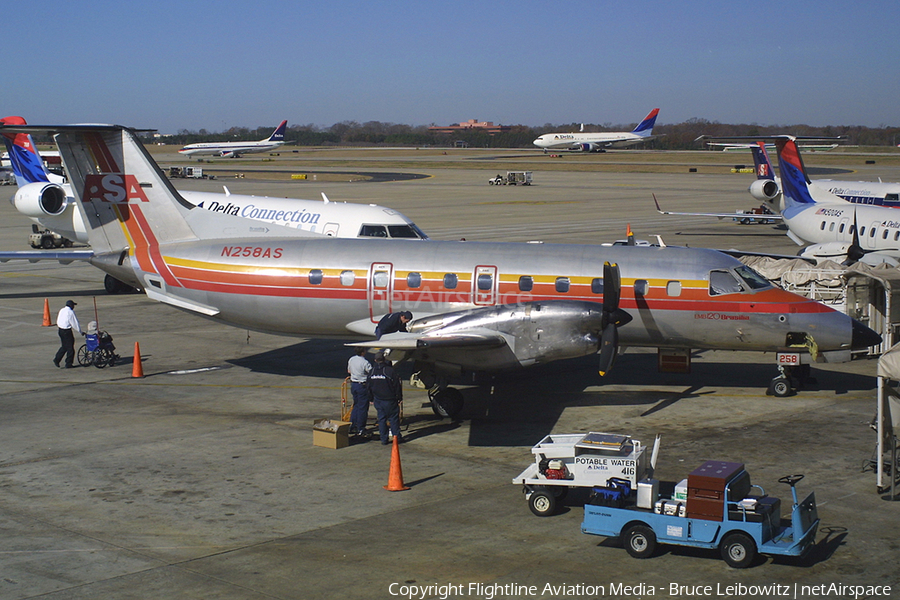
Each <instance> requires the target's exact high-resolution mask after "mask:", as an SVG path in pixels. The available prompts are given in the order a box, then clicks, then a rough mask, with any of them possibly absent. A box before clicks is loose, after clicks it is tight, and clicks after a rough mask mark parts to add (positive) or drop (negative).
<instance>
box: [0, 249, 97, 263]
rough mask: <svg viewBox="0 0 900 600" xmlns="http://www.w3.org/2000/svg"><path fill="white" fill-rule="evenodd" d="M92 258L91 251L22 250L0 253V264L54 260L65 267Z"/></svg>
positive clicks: (92, 253) (92, 252)
mask: <svg viewBox="0 0 900 600" xmlns="http://www.w3.org/2000/svg"><path fill="white" fill-rule="evenodd" d="M93 257H94V251H93V250H60V251H58V252H56V251H52V250H23V251H15V252H0V263H5V262H9V261H11V260H27V261H28V262H32V263H35V262H38V261H41V260H56V261H59V263H60V264H63V265H67V264H69V263H71V262H76V261H85V262H86V261H89V260H91V259H92V258H93Z"/></svg>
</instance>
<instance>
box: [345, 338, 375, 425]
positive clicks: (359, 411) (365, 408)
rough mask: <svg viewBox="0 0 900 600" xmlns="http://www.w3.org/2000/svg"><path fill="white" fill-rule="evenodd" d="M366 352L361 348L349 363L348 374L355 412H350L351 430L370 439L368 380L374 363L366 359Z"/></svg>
mask: <svg viewBox="0 0 900 600" xmlns="http://www.w3.org/2000/svg"><path fill="white" fill-rule="evenodd" d="M365 354H366V351H365V349H364V348H359V349H358V350H357V351H356V354H355V355H354V356H352V357H350V360H349V361H347V372H348V373H350V393H351V394H352V395H353V410H352V411H351V412H350V430H351V432H352V433H353V434H354V435H357V436H360V437H364V438H365V437H368V432H367V431H366V421H367V420H368V419H369V402H370V401H371V398H370V394H369V387H368V385H367V384H366V379H367V378H368V376H369V373H371V372H372V363H370V362H369V361H368V360H367V359H366V356H365Z"/></svg>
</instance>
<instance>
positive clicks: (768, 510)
mask: <svg viewBox="0 0 900 600" xmlns="http://www.w3.org/2000/svg"><path fill="white" fill-rule="evenodd" d="M801 479H803V475H788V476H785V477H782V478H781V479H779V480H778V481H779V482H781V483H786V484H788V485H790V486H791V495H792V496H793V505H792V508H791V514H790V523H789V524H787V523H788V522H787V521H785V522H784V524H783V523H782V520H781V500H779V499H778V498H772V497H769V496H767V495H766V493H765V491H764V490H763V489H762V488H760V487H759V486H754V485H751V483H750V474H749V473H748V472H747V471H746V469H744V465H743V464H740V463H731V462H722V461H706V462H705V463H703V464H702V465H701V466H700V467H698V468H697V469H695V470H694V471H692V472H691V473H690V475H688V478H687V480H682V482H680V483H679V484H678V485H677V486H676V487H675V494H674V496H675V498H673V499H659V485H660V482H658V481H657V480H647V481H641V482H639V483H638V490H637V494H636V498H635V496H629V497H626V498H621V497H620V498H615V499H611V498H610V497H609V495H602V494H598V495H596V496H594V497H592V499H591V502H592V503H590V504H586V505H585V507H584V521H583V522H582V524H581V531H582V532H583V533H590V534H594V535H602V536H606V537H619V538H621V540H622V544H623V545H624V546H625V550H626V551H627V552H628V554H630V555H631V556H633V557H635V558H647V557H649V556H651V555H652V554H653V552H654V550H655V549H656V544H657V543H661V544H673V545H677V546H692V547H695V548H710V549H716V548H718V550H719V553H720V555H721V556H722V559H723V560H724V561H725V562H726V563H727V564H728V565H729V566H731V567H734V568H736V569H741V568H745V567H748V566H750V565H751V564H752V563H753V561H754V560H755V559H756V555H757V554H765V555H773V556H801V555H803V554H804V553H805V552H806V551H807V550H809V548H810V546H811V545H812V544H813V542H814V541H815V537H816V531H817V530H818V527H819V515H818V512H817V510H816V498H815V493H810V495H809V496H807V497H806V499H805V500H803V502H799V501H798V499H797V488H796V484H797V482H798V481H800V480H801ZM754 487H755V488H758V490H759V491H760V494H759V495H751V493H750V492H751V488H754ZM679 496H684V499H681V498H679Z"/></svg>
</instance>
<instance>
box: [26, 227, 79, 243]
mask: <svg viewBox="0 0 900 600" xmlns="http://www.w3.org/2000/svg"><path fill="white" fill-rule="evenodd" d="M28 243H29V244H31V247H32V248H44V249H46V250H49V249H50V248H62V247H63V246H65V247H66V248H71V247H72V240H70V239H67V238H64V237H63V236H61V235H59V234H58V233H56V232H55V231H50V230H49V229H41V228H40V227H38V226H37V224H36V223H32V224H31V235H29V236H28Z"/></svg>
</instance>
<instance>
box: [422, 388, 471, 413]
mask: <svg viewBox="0 0 900 600" xmlns="http://www.w3.org/2000/svg"><path fill="white" fill-rule="evenodd" d="M428 398H429V399H430V400H431V410H433V411H434V414H436V415H437V416H439V417H441V418H444V417H449V418H451V419H455V418H456V417H458V416H459V414H460V413H461V412H462V409H463V404H464V400H463V395H462V392H460V391H459V390H458V389H456V388H452V387H447V388H444V389H442V390H438V391H436V392H433V393H429V394H428Z"/></svg>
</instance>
